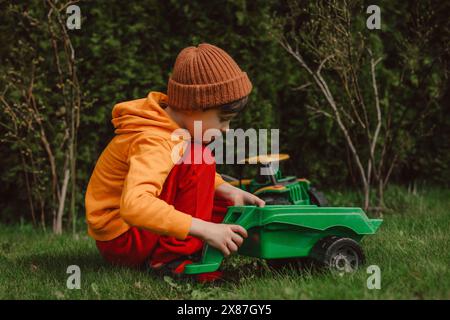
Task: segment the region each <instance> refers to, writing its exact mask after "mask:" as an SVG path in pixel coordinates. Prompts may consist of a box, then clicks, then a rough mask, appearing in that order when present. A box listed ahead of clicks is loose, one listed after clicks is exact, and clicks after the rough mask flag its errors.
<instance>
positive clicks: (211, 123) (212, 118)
mask: <svg viewBox="0 0 450 320" xmlns="http://www.w3.org/2000/svg"><path fill="white" fill-rule="evenodd" d="M235 116H236V113H223V112H221V110H220V109H218V108H212V109H208V110H205V111H194V112H191V113H187V114H185V119H184V125H185V129H187V130H188V131H189V133H190V134H191V137H195V136H194V121H201V124H202V125H201V128H202V137H203V138H202V143H203V144H208V143H210V142H212V140H213V138H208V137H205V134H204V133H205V131H207V130H208V129H218V130H220V131H221V132H222V133H225V132H226V131H227V130H228V129H229V128H230V121H231V120H232V119H233V118H234V117H235ZM206 140H208V141H206ZM198 142H200V141H198Z"/></svg>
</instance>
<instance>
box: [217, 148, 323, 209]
mask: <svg viewBox="0 0 450 320" xmlns="http://www.w3.org/2000/svg"><path fill="white" fill-rule="evenodd" d="M288 159H289V155H287V154H275V155H269V156H257V157H251V158H247V159H244V160H242V161H241V162H240V163H239V164H241V166H240V168H241V171H240V177H239V178H234V177H231V176H228V175H222V177H223V179H224V180H225V181H227V182H228V183H230V184H231V185H233V186H236V187H239V188H241V189H243V190H245V191H248V192H250V193H253V194H255V195H257V196H258V197H259V198H261V199H263V200H264V201H265V202H266V204H267V205H280V204H283V205H288V204H298V205H300V204H303V205H309V204H315V205H317V206H320V207H325V206H326V205H327V200H326V199H325V196H324V195H323V193H322V192H319V191H317V190H316V189H315V188H314V187H311V183H310V182H309V181H308V180H307V179H298V178H297V177H295V176H287V177H284V176H283V175H282V174H281V170H280V169H279V168H275V166H274V162H280V161H284V160H288ZM252 163H254V164H256V165H257V166H258V168H257V169H258V174H257V175H256V177H255V178H254V179H243V178H242V173H243V171H244V168H245V167H246V166H245V165H248V164H252ZM263 170H265V172H264V173H265V174H264V175H263V174H261V172H263Z"/></svg>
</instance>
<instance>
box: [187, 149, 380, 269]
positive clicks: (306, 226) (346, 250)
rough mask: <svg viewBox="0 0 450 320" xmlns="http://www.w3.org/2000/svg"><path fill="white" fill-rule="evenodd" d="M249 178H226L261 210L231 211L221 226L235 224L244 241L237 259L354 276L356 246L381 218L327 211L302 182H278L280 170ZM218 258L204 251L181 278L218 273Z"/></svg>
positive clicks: (360, 256)
mask: <svg viewBox="0 0 450 320" xmlns="http://www.w3.org/2000/svg"><path fill="white" fill-rule="evenodd" d="M288 158H289V156H288V155H282V154H281V155H270V156H265V157H261V156H260V157H258V158H257V159H252V158H250V159H245V161H246V163H255V160H256V162H257V163H258V164H260V165H262V166H266V168H268V170H271V167H272V168H273V166H272V164H273V162H274V161H281V160H286V159H288ZM268 172H270V173H271V174H269V175H264V176H257V177H255V178H254V179H242V177H239V179H235V178H231V177H228V176H225V177H224V179H225V180H227V181H228V182H229V183H231V184H234V185H236V186H239V187H241V188H242V189H244V190H247V191H248V192H251V193H253V194H255V195H258V196H259V197H260V198H262V199H264V200H265V201H266V205H265V206H264V207H256V206H231V207H229V208H228V211H227V214H226V216H225V218H224V220H223V223H229V224H238V225H241V226H242V227H244V228H245V229H246V230H247V232H248V238H246V239H245V240H244V243H243V244H242V246H241V247H240V248H239V250H238V254H240V255H245V256H250V257H257V258H262V259H267V260H269V261H271V262H276V261H280V262H283V261H287V260H289V259H298V258H310V259H312V260H313V261H314V262H315V263H316V264H317V265H319V266H323V267H326V268H329V269H331V270H336V271H339V272H354V271H356V270H357V269H358V267H359V266H360V265H362V264H363V263H364V252H363V250H362V248H361V245H360V241H361V239H362V238H363V237H364V236H365V235H372V234H375V233H376V231H377V230H378V228H379V227H380V225H381V223H382V220H381V219H369V218H368V217H367V216H366V214H365V213H364V211H363V210H362V209H361V208H354V207H327V206H326V201H325V198H324V197H323V195H322V194H321V193H318V192H316V191H315V190H314V189H313V188H311V186H310V182H309V181H307V180H306V179H297V178H296V177H292V176H288V177H283V176H282V175H281V172H280V170H272V172H271V171H268ZM222 261H223V254H222V253H221V252H220V251H219V250H217V249H215V248H213V247H210V246H209V245H205V246H204V248H203V253H202V258H201V261H200V262H198V263H193V264H189V265H186V267H185V270H184V273H185V274H197V273H203V272H212V271H216V270H217V269H219V267H220V265H221V263H222Z"/></svg>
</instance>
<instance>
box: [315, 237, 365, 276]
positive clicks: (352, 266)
mask: <svg viewBox="0 0 450 320" xmlns="http://www.w3.org/2000/svg"><path fill="white" fill-rule="evenodd" d="M311 257H312V258H313V259H314V260H315V261H316V263H317V264H318V265H319V266H321V267H325V268H328V269H330V270H332V271H337V272H340V273H350V272H355V271H356V270H358V268H359V266H361V265H362V264H364V252H363V250H362V248H361V246H360V245H359V244H358V242H356V241H355V240H353V239H350V238H340V237H336V236H331V237H326V238H324V239H322V240H320V241H319V242H317V243H316V245H315V246H314V248H313V250H312V253H311Z"/></svg>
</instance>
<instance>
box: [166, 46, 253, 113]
mask: <svg viewBox="0 0 450 320" xmlns="http://www.w3.org/2000/svg"><path fill="white" fill-rule="evenodd" d="M251 91H252V83H251V82H250V80H249V78H248V76H247V73H245V72H243V71H242V70H241V69H240V68H239V66H238V65H237V63H236V62H235V61H234V60H233V58H231V57H230V56H229V55H228V53H226V52H225V51H223V50H222V49H220V48H218V47H216V46H213V45H211V44H208V43H202V44H200V45H198V47H187V48H184V49H183V50H182V51H181V52H180V53H179V54H178V57H177V59H176V61H175V66H174V68H173V71H172V76H171V77H170V78H169V83H168V85H167V95H168V104H169V106H170V107H171V108H174V109H176V110H202V109H208V108H212V107H215V106H219V105H222V104H226V103H229V102H232V101H235V100H238V99H241V98H243V97H245V96H247V95H249V94H250V92H251Z"/></svg>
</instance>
